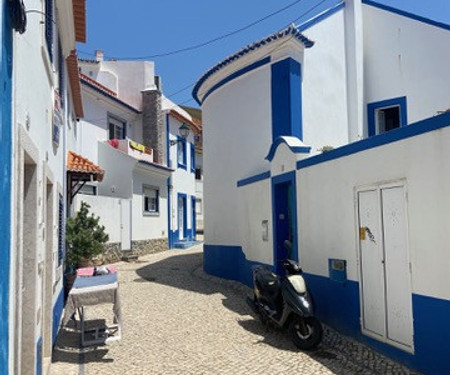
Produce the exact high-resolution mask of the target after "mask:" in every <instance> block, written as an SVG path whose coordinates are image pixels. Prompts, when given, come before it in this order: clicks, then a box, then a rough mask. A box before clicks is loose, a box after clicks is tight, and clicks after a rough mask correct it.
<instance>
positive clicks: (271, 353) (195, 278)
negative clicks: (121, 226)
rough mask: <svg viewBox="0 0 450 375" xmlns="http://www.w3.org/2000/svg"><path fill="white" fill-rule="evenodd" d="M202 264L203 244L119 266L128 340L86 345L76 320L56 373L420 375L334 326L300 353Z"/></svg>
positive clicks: (93, 311) (98, 311)
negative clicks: (320, 340) (81, 345)
mask: <svg viewBox="0 0 450 375" xmlns="http://www.w3.org/2000/svg"><path fill="white" fill-rule="evenodd" d="M201 265H202V247H201V246H197V247H195V248H193V249H192V250H187V251H186V250H183V251H175V250H171V251H166V252H163V253H159V254H153V255H148V256H145V257H141V259H140V261H139V262H137V263H123V262H122V263H117V268H118V272H119V281H120V286H119V290H120V298H121V304H122V315H123V318H124V326H123V334H122V339H121V340H120V341H118V342H114V343H111V344H109V345H106V346H98V347H89V348H85V349H79V342H80V338H79V334H78V333H77V332H76V331H75V330H74V329H72V328H71V327H70V325H69V327H66V328H65V329H63V330H62V331H61V332H60V334H59V336H58V341H57V345H56V347H55V350H54V353H53V363H52V367H51V374H52V375H59V374H61V375H72V374H73V375H75V374H77V375H78V374H81V375H84V374H86V375H96V374H109V375H113V374H117V375H124V374H133V375H134V374H136V375H138V374H145V375H147V374H164V375H172V374H173V375H178V374H183V375H190V374H192V375H201V374H211V375H212V374H214V375H219V374H220V375H226V374H232V375H236V374H245V375H251V374H296V375H301V374H308V375H328V374H335V375H353V374H368V375H373V374H383V375H389V374H392V375H394V374H395V375H397V374H398V375H400V374H401V375H413V374H416V373H413V372H411V371H409V370H407V369H406V368H404V367H402V366H400V365H398V364H396V363H394V362H391V361H389V360H387V359H386V358H384V357H382V356H380V355H379V354H376V353H375V352H373V351H371V350H370V349H368V348H367V347H365V346H364V345H361V344H358V343H356V342H355V341H353V340H350V339H348V338H344V337H342V336H340V335H338V334H336V332H334V331H332V330H331V329H329V328H325V336H324V341H323V344H322V345H321V347H320V348H319V349H318V350H317V351H315V352H312V353H306V352H301V351H298V350H297V349H296V348H295V346H294V345H293V344H292V343H291V341H290V340H289V338H288V337H287V335H286V334H285V333H283V332H280V331H277V330H275V329H273V328H266V327H264V326H263V325H262V324H261V322H260V321H258V320H257V319H256V318H255V317H254V316H251V315H250V310H249V307H248V306H247V304H246V302H245V295H246V293H248V292H249V291H250V289H248V288H246V287H245V286H242V285H241V284H238V283H235V282H231V281H226V280H222V279H217V278H214V277H211V276H208V275H206V274H204V273H203V271H202V267H201ZM88 311H89V317H90V318H94V317H95V318H100V317H105V316H109V315H111V308H110V306H108V305H103V306H96V307H91V308H90V309H89V310H88Z"/></svg>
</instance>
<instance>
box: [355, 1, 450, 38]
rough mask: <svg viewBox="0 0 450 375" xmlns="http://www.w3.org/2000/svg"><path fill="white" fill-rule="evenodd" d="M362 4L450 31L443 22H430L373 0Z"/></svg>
mask: <svg viewBox="0 0 450 375" xmlns="http://www.w3.org/2000/svg"><path fill="white" fill-rule="evenodd" d="M362 3H363V4H366V5H370V6H373V7H375V8H378V9H382V10H385V11H387V12H391V13H395V14H398V15H400V16H403V17H407V18H411V19H413V20H415V21H419V22H423V23H426V24H427V25H431V26H435V27H439V28H440V29H444V30H449V31H450V25H448V24H446V23H443V22H438V21H433V20H430V19H429V18H425V17H422V16H419V15H417V14H414V13H409V12H406V11H404V10H401V9H397V8H392V7H390V6H388V5H384V4H380V3H377V2H375V1H371V0H362Z"/></svg>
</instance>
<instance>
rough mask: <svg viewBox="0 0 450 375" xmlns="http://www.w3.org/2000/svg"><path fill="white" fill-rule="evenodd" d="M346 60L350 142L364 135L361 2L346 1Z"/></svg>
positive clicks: (359, 0) (354, 0) (358, 0)
mask: <svg viewBox="0 0 450 375" xmlns="http://www.w3.org/2000/svg"><path fill="white" fill-rule="evenodd" d="M344 27H345V58H346V62H347V63H346V75H347V87H346V88H347V118H348V141H349V143H351V142H355V141H358V140H360V139H363V138H364V137H365V135H364V112H365V111H364V108H363V106H364V62H363V58H364V56H363V52H364V51H363V48H364V45H363V20H362V4H361V0H345V7H344Z"/></svg>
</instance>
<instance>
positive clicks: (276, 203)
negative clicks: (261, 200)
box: [271, 171, 298, 274]
mask: <svg viewBox="0 0 450 375" xmlns="http://www.w3.org/2000/svg"><path fill="white" fill-rule="evenodd" d="M271 185H272V223H273V262H274V265H273V269H274V271H275V272H276V273H278V274H283V273H284V269H283V267H282V266H281V262H280V261H281V260H283V259H286V258H289V259H293V260H295V261H298V238H297V237H298V231H297V189H296V182H295V171H292V172H289V173H285V174H282V175H279V176H275V177H273V178H272V184H271ZM285 240H290V241H291V242H292V249H291V250H290V251H287V250H286V249H285V248H284V246H283V243H284V241H285Z"/></svg>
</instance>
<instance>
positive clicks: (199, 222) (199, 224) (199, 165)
mask: <svg viewBox="0 0 450 375" xmlns="http://www.w3.org/2000/svg"><path fill="white" fill-rule="evenodd" d="M181 108H183V109H184V110H185V111H186V112H187V113H189V114H190V115H191V117H192V121H193V122H194V124H195V125H196V126H197V129H198V130H197V132H196V134H195V223H196V224H195V225H196V232H197V233H201V234H203V227H204V218H203V211H204V208H203V134H202V112H201V110H200V109H198V108H194V107H187V106H181Z"/></svg>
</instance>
